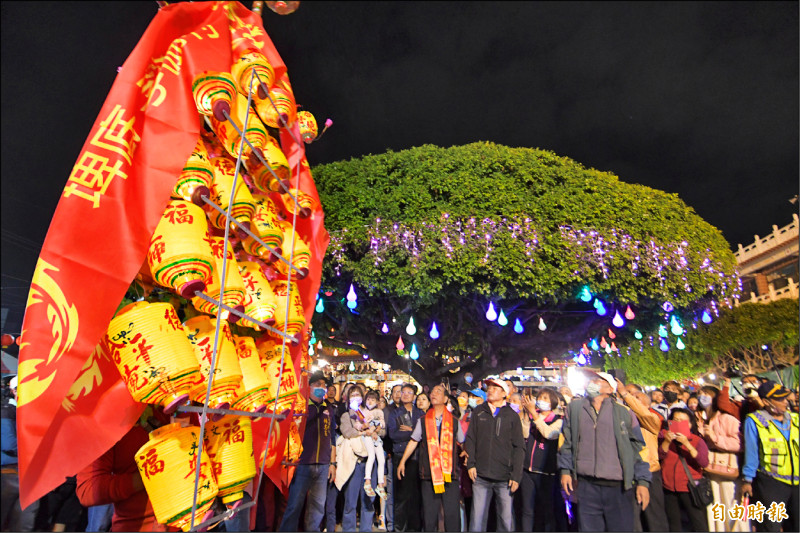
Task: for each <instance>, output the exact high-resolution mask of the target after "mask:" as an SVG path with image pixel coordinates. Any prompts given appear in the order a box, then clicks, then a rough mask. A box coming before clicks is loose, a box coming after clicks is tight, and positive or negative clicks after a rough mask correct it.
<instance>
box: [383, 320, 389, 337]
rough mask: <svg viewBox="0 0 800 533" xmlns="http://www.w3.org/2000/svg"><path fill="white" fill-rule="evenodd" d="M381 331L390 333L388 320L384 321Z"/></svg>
mask: <svg viewBox="0 0 800 533" xmlns="http://www.w3.org/2000/svg"><path fill="white" fill-rule="evenodd" d="M381 333H383V334H384V335H385V334H387V333H389V326H387V325H386V322H384V323H383V327H382V328H381Z"/></svg>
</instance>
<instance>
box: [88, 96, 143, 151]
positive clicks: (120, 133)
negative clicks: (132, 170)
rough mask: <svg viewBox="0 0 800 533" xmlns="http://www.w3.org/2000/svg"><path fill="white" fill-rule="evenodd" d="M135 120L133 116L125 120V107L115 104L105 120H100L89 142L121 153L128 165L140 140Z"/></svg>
mask: <svg viewBox="0 0 800 533" xmlns="http://www.w3.org/2000/svg"><path fill="white" fill-rule="evenodd" d="M135 122H136V118H135V117H131V119H130V120H125V109H123V108H122V106H120V105H116V106H114V109H113V110H111V113H109V115H108V116H107V117H106V118H105V120H103V121H102V122H100V127H99V128H98V130H97V133H95V134H94V137H92V140H91V141H89V144H91V145H92V146H97V147H98V148H104V149H106V150H109V151H111V152H114V153H117V154H119V155H121V156H122V157H124V158H125V161H127V162H128V164H129V165H130V164H131V162H132V160H133V153H134V152H135V151H136V146H137V145H138V144H139V141H141V140H142V139H141V137H139V134H138V133H136V130H135V128H134V123H135Z"/></svg>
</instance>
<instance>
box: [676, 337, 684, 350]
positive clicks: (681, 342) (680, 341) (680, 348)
mask: <svg viewBox="0 0 800 533" xmlns="http://www.w3.org/2000/svg"><path fill="white" fill-rule="evenodd" d="M675 347H676V348H677V349H679V350H683V349H684V348H686V345H685V344H683V341H682V340H681V339H678V340H677V341H675Z"/></svg>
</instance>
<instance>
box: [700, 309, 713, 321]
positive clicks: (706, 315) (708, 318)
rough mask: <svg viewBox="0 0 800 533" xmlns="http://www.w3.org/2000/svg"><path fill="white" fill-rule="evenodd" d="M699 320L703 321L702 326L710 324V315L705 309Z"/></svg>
mask: <svg viewBox="0 0 800 533" xmlns="http://www.w3.org/2000/svg"><path fill="white" fill-rule="evenodd" d="M701 320H702V321H703V324H711V320H712V319H711V314H709V312H708V311H706V310H705V309H703V316H702V317H701Z"/></svg>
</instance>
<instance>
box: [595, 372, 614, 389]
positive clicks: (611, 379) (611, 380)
mask: <svg viewBox="0 0 800 533" xmlns="http://www.w3.org/2000/svg"><path fill="white" fill-rule="evenodd" d="M595 374H597V375H598V376H600V377H601V378H603V379H604V380H606V381H607V382H608V384H609V385H611V388H612V389H614V392H617V380H616V379H614V377H613V376H612V375H611V374H609V373H607V372H595Z"/></svg>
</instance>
